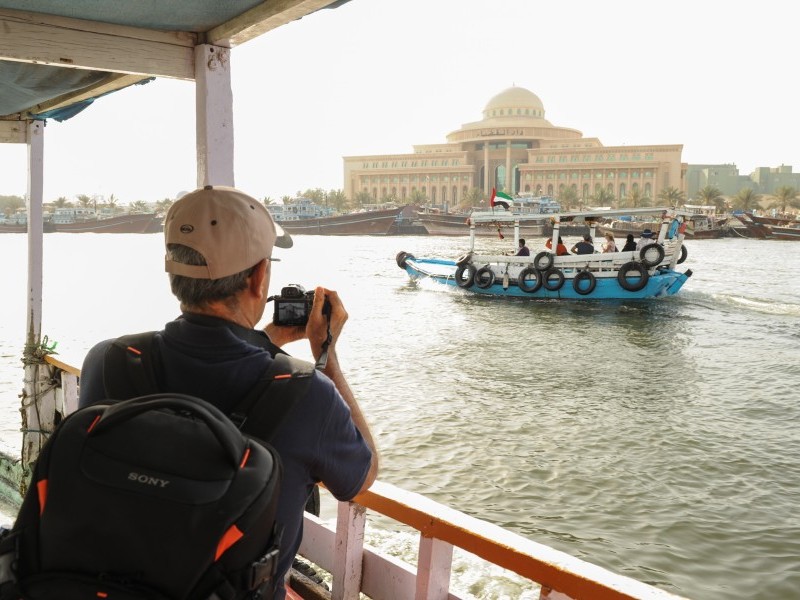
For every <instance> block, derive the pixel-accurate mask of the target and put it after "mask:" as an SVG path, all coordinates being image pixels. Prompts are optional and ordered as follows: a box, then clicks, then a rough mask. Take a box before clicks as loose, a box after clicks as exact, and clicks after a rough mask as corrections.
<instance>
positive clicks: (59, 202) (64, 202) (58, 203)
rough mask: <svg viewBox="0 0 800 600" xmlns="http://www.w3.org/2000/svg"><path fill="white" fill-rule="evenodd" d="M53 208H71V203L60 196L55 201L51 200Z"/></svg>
mask: <svg viewBox="0 0 800 600" xmlns="http://www.w3.org/2000/svg"><path fill="white" fill-rule="evenodd" d="M53 206H54V207H56V208H64V207H66V206H72V202H70V201H69V200H67V199H66V198H65V197H64V196H60V197H59V198H58V199H57V200H53Z"/></svg>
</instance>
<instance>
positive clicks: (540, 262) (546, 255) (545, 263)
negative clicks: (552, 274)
mask: <svg viewBox="0 0 800 600" xmlns="http://www.w3.org/2000/svg"><path fill="white" fill-rule="evenodd" d="M533 266H534V267H535V268H537V269H539V270H540V271H542V272H544V271H547V269H549V268H550V267H552V266H553V255H552V254H551V253H550V252H545V251H542V252H539V254H537V255H536V256H535V257H534V258H533Z"/></svg>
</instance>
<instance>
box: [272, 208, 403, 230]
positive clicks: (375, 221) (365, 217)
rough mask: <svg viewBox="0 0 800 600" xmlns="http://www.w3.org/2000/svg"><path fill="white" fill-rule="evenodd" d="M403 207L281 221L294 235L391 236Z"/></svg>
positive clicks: (282, 225)
mask: <svg viewBox="0 0 800 600" xmlns="http://www.w3.org/2000/svg"><path fill="white" fill-rule="evenodd" d="M402 210H403V207H402V206H400V207H397V208H388V209H384V210H370V211H363V212H353V213H348V214H344V215H336V216H331V217H316V218H309V219H297V220H294V221H288V220H287V221H279V222H280V224H281V227H283V228H284V229H285V230H286V231H288V232H290V233H291V234H292V235H296V234H299V235H389V232H390V230H391V228H392V226H393V225H394V224H395V221H397V219H398V217H399V215H400V211H402Z"/></svg>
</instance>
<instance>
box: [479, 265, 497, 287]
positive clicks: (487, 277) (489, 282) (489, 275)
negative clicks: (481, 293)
mask: <svg viewBox="0 0 800 600" xmlns="http://www.w3.org/2000/svg"><path fill="white" fill-rule="evenodd" d="M494 280H495V274H494V271H492V268H491V267H490V266H488V265H486V266H485V267H481V268H480V269H478V270H477V271H475V285H476V286H478V287H479V288H481V289H482V290H485V289H487V288H490V287H492V286H493V285H494Z"/></svg>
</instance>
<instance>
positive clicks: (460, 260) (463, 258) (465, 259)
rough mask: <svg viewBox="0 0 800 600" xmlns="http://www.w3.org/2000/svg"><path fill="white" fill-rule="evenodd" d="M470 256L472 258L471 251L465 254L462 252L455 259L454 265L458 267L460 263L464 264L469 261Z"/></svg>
mask: <svg viewBox="0 0 800 600" xmlns="http://www.w3.org/2000/svg"><path fill="white" fill-rule="evenodd" d="M471 258H472V252H467V253H466V254H462V255H461V256H459V257H458V258H457V259H456V265H458V266H459V267H460V266H461V265H465V264H467V263H468V262H469V259H471Z"/></svg>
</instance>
